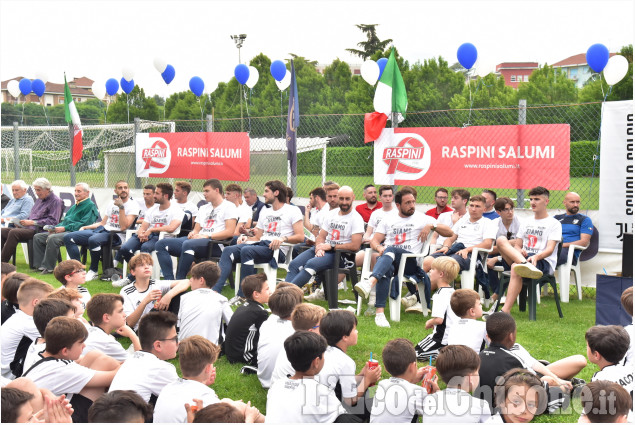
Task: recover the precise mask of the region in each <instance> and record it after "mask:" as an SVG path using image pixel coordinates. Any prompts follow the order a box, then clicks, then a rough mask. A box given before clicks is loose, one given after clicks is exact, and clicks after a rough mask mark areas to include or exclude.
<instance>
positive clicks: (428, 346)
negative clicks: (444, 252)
mask: <svg viewBox="0 0 635 425" xmlns="http://www.w3.org/2000/svg"><path fill="white" fill-rule="evenodd" d="M459 271H461V267H460V266H459V263H457V262H456V260H455V259H454V258H451V257H439V258H435V259H434V261H433V262H432V265H431V269H430V272H429V273H428V277H429V278H430V284H431V285H432V287H433V288H434V287H436V288H438V289H437V291H436V292H435V293H434V295H433V296H432V319H430V320H428V321H427V322H426V329H432V328H434V330H433V331H432V334H430V335H428V336H427V337H425V338H424V339H422V340H421V341H419V343H418V344H417V345H416V347H415V350H416V352H417V360H419V361H428V360H429V359H430V358H432V359H435V358H436V356H437V354H438V353H439V349H441V348H442V347H445V346H446V345H448V338H449V336H450V333H451V330H452V327H453V326H454V323H456V321H457V320H458V319H459V318H458V317H457V316H456V314H454V312H453V311H452V308H451V307H450V299H451V297H452V294H453V293H454V287H453V285H454V279H456V277H457V275H458V274H459Z"/></svg>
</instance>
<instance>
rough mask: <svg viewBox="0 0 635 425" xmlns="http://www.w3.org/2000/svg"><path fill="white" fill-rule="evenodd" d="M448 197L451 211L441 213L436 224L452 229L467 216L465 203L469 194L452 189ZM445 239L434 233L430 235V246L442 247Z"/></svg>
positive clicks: (462, 190)
mask: <svg viewBox="0 0 635 425" xmlns="http://www.w3.org/2000/svg"><path fill="white" fill-rule="evenodd" d="M450 196H451V199H450V205H451V206H452V209H453V211H448V212H444V213H441V214H440V215H439V218H438V219H437V223H439V224H445V225H446V226H448V227H450V229H454V225H455V224H456V223H457V222H458V221H459V220H460V219H462V218H463V216H465V214H467V203H468V202H469V200H470V192H468V191H467V190H465V189H454V190H453V191H452V194H451V195H450ZM446 239H447V238H446V237H445V236H441V235H439V234H438V233H436V232H435V233H434V234H433V235H432V239H430V244H431V245H443V242H445V240H446Z"/></svg>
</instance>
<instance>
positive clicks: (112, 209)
mask: <svg viewBox="0 0 635 425" xmlns="http://www.w3.org/2000/svg"><path fill="white" fill-rule="evenodd" d="M123 211H124V214H125V215H137V216H138V215H139V204H138V203H136V202H135V201H134V200H132V199H130V198H128V200H127V201H126V203H125V204H123ZM103 215H107V216H108V220H107V221H106V225H105V226H104V229H106V230H108V231H111V230H114V231H119V230H121V227H120V226H119V207H118V206H116V205H115V201H110V202H109V203H108V205H106V208H104V212H103Z"/></svg>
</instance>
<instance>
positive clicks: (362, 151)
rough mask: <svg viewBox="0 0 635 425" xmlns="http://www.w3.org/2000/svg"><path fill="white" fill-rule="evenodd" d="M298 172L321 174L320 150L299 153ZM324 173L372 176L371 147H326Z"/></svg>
mask: <svg viewBox="0 0 635 425" xmlns="http://www.w3.org/2000/svg"><path fill="white" fill-rule="evenodd" d="M298 174H322V150H315V151H310V152H302V153H299V154H298ZM326 174H327V175H336V176H372V175H373V147H372V146H363V147H361V148H352V147H334V148H326Z"/></svg>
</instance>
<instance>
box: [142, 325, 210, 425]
mask: <svg viewBox="0 0 635 425" xmlns="http://www.w3.org/2000/svg"><path fill="white" fill-rule="evenodd" d="M218 352H219V349H218V347H217V346H216V345H215V344H212V343H211V342H209V341H208V340H207V339H205V338H203V337H202V336H199V335H194V336H191V337H189V338H186V339H184V340H182V341H181V342H180V343H179V350H178V353H179V364H180V366H181V374H182V375H183V377H182V378H178V379H177V380H176V381H174V382H172V383H170V384H168V385H166V386H165V387H164V388H163V389H162V390H161V393H160V394H159V398H158V399H157V402H156V406H155V408H154V419H153V422H154V423H185V422H187V414H186V411H185V408H184V406H185V403H189V404H192V405H193V404H196V403H195V402H194V401H193V399H198V400H201V401H202V407H205V406H208V405H210V404H214V403H218V402H219V401H220V400H219V399H218V397H217V396H216V393H215V392H214V390H213V389H211V388H210V387H209V386H210V385H212V384H213V383H214V380H215V379H216V368H215V367H214V362H215V361H216V360H217V359H218Z"/></svg>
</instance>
